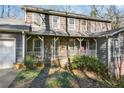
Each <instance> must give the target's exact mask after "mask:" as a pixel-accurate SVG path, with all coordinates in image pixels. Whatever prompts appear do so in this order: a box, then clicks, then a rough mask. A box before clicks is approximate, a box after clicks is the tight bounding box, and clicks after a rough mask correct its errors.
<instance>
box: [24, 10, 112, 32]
mask: <svg viewBox="0 0 124 93" xmlns="http://www.w3.org/2000/svg"><path fill="white" fill-rule="evenodd" d="M36 14H37V13H31V12H27V13H26V23H28V24H32V27H39V30H42V31H44V30H53V31H66V18H65V17H60V28H59V29H54V28H53V27H52V16H53V15H45V14H37V15H40V17H38V18H39V20H40V24H41V25H40V26H39V25H37V24H34V21H35V19H34V18H35V17H34V16H35V15H36ZM41 15H42V16H41ZM39 20H38V24H39ZM43 20H44V21H43ZM82 20H85V21H86V25H82V23H81V21H82ZM68 30H70V29H68ZM107 30H111V23H108V22H100V21H94V20H93V21H92V20H86V19H78V18H75V29H74V30H70V31H75V32H81V33H84V32H100V31H107Z"/></svg>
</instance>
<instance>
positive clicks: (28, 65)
mask: <svg viewBox="0 0 124 93" xmlns="http://www.w3.org/2000/svg"><path fill="white" fill-rule="evenodd" d="M24 65H25V66H26V69H35V62H34V61H33V58H32V57H31V56H26V57H25V60H24Z"/></svg>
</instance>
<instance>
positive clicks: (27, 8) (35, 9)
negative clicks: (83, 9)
mask: <svg viewBox="0 0 124 93" xmlns="http://www.w3.org/2000/svg"><path fill="white" fill-rule="evenodd" d="M22 9H24V10H25V11H27V12H34V13H44V14H50V15H57V16H65V17H73V18H82V19H86V20H94V21H100V22H108V23H110V22H111V20H108V19H103V18H96V17H91V16H86V15H82V14H76V13H67V12H65V11H57V10H52V9H44V8H38V7H32V6H23V7H22Z"/></svg>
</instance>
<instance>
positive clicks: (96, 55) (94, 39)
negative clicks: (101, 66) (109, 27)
mask: <svg viewBox="0 0 124 93" xmlns="http://www.w3.org/2000/svg"><path fill="white" fill-rule="evenodd" d="M94 41H95V43H96V50H95V52H96V57H97V40H96V39H95V38H94Z"/></svg>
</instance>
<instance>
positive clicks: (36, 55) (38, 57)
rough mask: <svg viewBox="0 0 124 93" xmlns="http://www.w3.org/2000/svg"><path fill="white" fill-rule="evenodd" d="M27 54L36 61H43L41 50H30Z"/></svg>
mask: <svg viewBox="0 0 124 93" xmlns="http://www.w3.org/2000/svg"><path fill="white" fill-rule="evenodd" d="M26 56H31V57H32V58H33V60H34V61H41V60H42V54H41V51H37V52H34V51H28V52H26Z"/></svg>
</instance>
